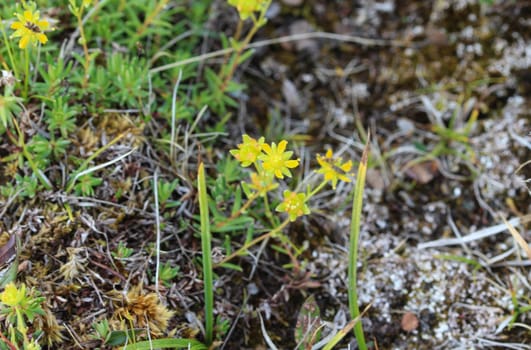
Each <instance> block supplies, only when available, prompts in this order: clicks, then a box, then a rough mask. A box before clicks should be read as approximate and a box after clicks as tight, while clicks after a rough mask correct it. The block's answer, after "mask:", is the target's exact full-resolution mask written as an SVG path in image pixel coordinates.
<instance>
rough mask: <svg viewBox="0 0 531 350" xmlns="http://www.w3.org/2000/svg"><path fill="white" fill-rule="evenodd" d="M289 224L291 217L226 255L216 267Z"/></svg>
mask: <svg viewBox="0 0 531 350" xmlns="http://www.w3.org/2000/svg"><path fill="white" fill-rule="evenodd" d="M288 224H289V219H286V220H284V221H283V222H282V223H281V224H280V225H278V226H277V227H275V228H274V229H272V230H271V231H269V232H268V233H266V234H263V235H261V236H260V237H257V238H255V239H253V240H252V241H250V242H249V243H247V244H244V245H243V246H242V247H241V248H240V249H238V250H237V251H235V252H234V253H232V254H231V255H229V256H226V257H225V258H223V260H221V261H220V262H219V263H217V264H215V265H214V267H219V266H220V265H223V264H224V263H226V262H228V261H230V260H232V259H233V258H235V257H237V256H238V255H240V254H242V253H243V252H245V251H246V250H247V249H249V248H251V247H252V246H254V245H256V244H258V243H260V242H262V241H263V240H264V239H266V238H269V237H272V236H274V235H276V234H277V233H278V232H280V231H282V229H283V228H284V227H286V226H287V225H288Z"/></svg>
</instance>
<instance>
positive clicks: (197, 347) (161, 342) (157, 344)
mask: <svg viewBox="0 0 531 350" xmlns="http://www.w3.org/2000/svg"><path fill="white" fill-rule="evenodd" d="M123 349H124V350H151V349H190V350H207V349H208V347H207V346H206V345H205V344H203V343H201V342H199V341H198V340H195V339H172V338H165V339H155V340H151V341H149V340H146V341H141V342H138V343H135V344H129V345H127V346H125V347H124V348H123Z"/></svg>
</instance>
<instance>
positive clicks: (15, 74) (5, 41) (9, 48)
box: [1, 23, 19, 79]
mask: <svg viewBox="0 0 531 350" xmlns="http://www.w3.org/2000/svg"><path fill="white" fill-rule="evenodd" d="M1 27H2V36H3V37H4V43H5V45H6V47H7V54H8V56H9V60H10V61H11V68H12V69H13V74H14V76H15V78H16V79H18V78H19V77H18V71H17V65H16V64H15V60H14V59H13V51H12V50H11V42H10V41H9V40H8V38H7V34H6V31H5V29H4V24H3V23H1Z"/></svg>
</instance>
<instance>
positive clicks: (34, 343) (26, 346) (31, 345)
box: [24, 340, 41, 350]
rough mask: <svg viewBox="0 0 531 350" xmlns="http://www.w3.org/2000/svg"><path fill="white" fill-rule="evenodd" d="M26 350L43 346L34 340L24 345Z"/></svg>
mask: <svg viewBox="0 0 531 350" xmlns="http://www.w3.org/2000/svg"><path fill="white" fill-rule="evenodd" d="M24 349H25V350H41V346H40V345H39V344H38V343H37V341H36V340H32V341H31V343H29V344H26V345H24Z"/></svg>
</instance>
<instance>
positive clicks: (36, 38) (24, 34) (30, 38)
mask: <svg viewBox="0 0 531 350" xmlns="http://www.w3.org/2000/svg"><path fill="white" fill-rule="evenodd" d="M15 16H17V18H18V21H16V22H15V23H13V24H12V25H11V29H15V32H14V33H13V34H12V35H11V37H12V38H18V37H20V42H19V43H18V47H20V48H21V49H25V48H26V47H27V46H28V44H32V45H37V42H40V43H41V44H46V42H47V41H48V38H47V37H46V35H45V34H44V33H43V31H45V30H46V29H48V28H49V27H50V23H48V21H46V20H39V17H40V14H39V11H35V10H32V9H30V8H29V7H26V10H25V11H24V13H23V14H20V13H15Z"/></svg>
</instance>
